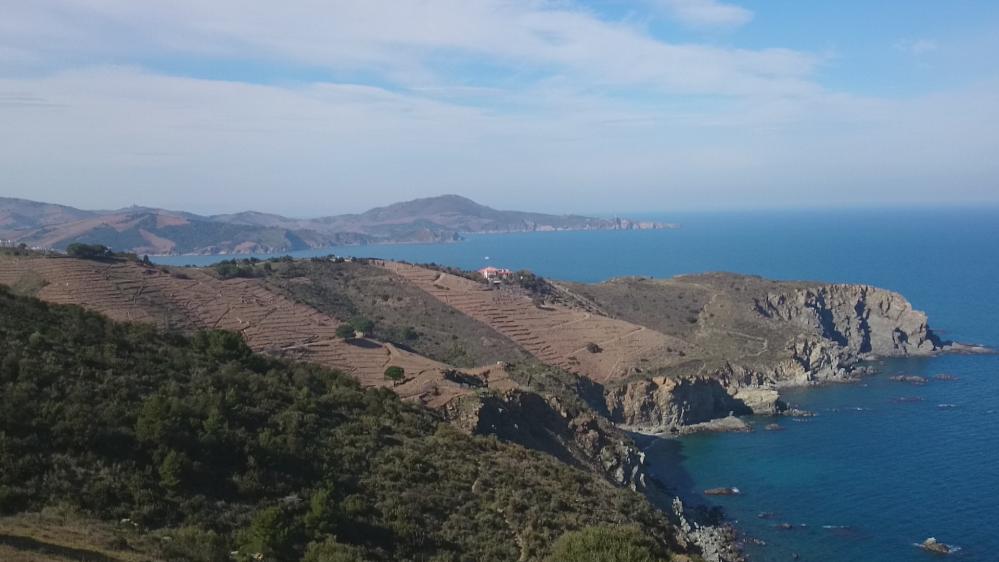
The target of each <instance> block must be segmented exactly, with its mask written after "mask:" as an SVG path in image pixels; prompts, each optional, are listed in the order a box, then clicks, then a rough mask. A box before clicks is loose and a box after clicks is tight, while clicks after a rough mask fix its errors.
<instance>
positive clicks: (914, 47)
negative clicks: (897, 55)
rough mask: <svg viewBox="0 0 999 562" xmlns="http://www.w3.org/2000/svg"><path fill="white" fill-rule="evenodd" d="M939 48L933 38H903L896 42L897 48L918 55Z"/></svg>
mask: <svg viewBox="0 0 999 562" xmlns="http://www.w3.org/2000/svg"><path fill="white" fill-rule="evenodd" d="M939 48H940V46H939V45H938V44H937V42H936V41H934V40H932V39H901V40H899V41H896V42H895V49H897V50H899V51H902V52H905V53H909V54H910V55H916V56H919V55H925V54H926V53H932V52H934V51H936V50H937V49H939Z"/></svg>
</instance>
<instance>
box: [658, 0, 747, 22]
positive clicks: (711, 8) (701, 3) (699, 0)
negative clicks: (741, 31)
mask: <svg viewBox="0 0 999 562" xmlns="http://www.w3.org/2000/svg"><path fill="white" fill-rule="evenodd" d="M656 2H657V3H658V4H659V5H660V6H661V7H662V8H663V9H665V10H666V11H667V12H668V13H669V14H670V15H671V16H672V17H673V18H674V19H676V20H677V21H679V22H680V23H683V24H684V25H688V26H691V27H698V28H703V27H722V28H733V27H739V26H742V25H745V24H747V23H749V22H750V21H751V20H752V19H753V12H751V11H749V10H747V9H746V8H743V7H742V6H737V5H735V4H726V3H724V2H719V1H718V0H656Z"/></svg>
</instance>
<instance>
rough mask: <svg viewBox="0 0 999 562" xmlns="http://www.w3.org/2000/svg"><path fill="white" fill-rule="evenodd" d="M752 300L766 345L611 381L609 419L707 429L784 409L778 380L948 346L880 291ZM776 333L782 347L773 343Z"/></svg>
mask: <svg viewBox="0 0 999 562" xmlns="http://www.w3.org/2000/svg"><path fill="white" fill-rule="evenodd" d="M752 302H753V310H754V313H755V314H756V315H757V318H759V322H760V330H761V332H763V333H764V334H767V333H768V332H767V330H769V339H768V346H773V347H771V353H769V354H768V355H765V356H762V357H742V358H733V359H732V360H730V361H725V362H724V363H723V364H721V365H720V366H716V367H706V366H704V364H700V365H696V366H694V367H692V368H691V371H692V372H691V373H685V372H683V370H681V369H676V370H674V371H679V372H676V374H672V375H670V376H656V377H649V378H645V379H641V378H639V379H632V380H628V381H624V382H622V383H620V384H618V385H614V386H610V387H608V389H607V391H606V395H605V399H606V403H607V411H608V414H609V417H610V419H611V420H613V421H615V422H616V423H619V424H622V425H623V426H625V427H628V428H629V429H634V430H637V431H642V432H649V433H665V432H670V433H683V432H687V430H688V429H689V428H694V429H699V428H703V429H705V430H710V429H712V428H714V427H715V426H712V425H711V424H709V423H707V422H710V421H711V420H718V419H721V418H726V417H728V416H731V415H745V414H764V415H776V414H781V413H783V412H784V411H785V410H786V409H787V405H786V404H784V402H783V401H782V400H781V399H780V394H779V389H781V388H783V387H789V386H802V385H809V384H817V383H823V382H839V381H848V380H852V379H855V378H856V377H857V376H858V375H859V374H860V373H863V370H862V369H861V368H860V367H859V363H860V362H861V361H863V360H866V359H871V358H874V357H881V356H908V355H928V354H932V353H935V352H938V351H941V350H943V349H945V348H944V343H943V342H941V341H940V339H939V338H938V337H937V336H936V335H935V334H934V333H933V332H932V331H931V330H930V329H929V327H928V323H927V318H926V315H925V314H924V313H922V312H919V311H916V310H913V308H912V305H911V304H909V302H908V301H906V300H905V299H904V298H903V297H902V296H901V295H899V294H898V293H894V292H892V291H887V290H884V289H878V288H875V287H870V286H867V285H819V286H814V287H798V288H794V289H792V290H787V291H780V292H776V291H772V292H768V293H767V294H766V295H765V296H763V297H759V298H755V299H753V301H752ZM782 338H783V341H784V342H785V343H784V344H783V346H777V345H775V344H779V342H780V341H781V339H782ZM719 427H722V426H719ZM733 429H735V428H734V427H733Z"/></svg>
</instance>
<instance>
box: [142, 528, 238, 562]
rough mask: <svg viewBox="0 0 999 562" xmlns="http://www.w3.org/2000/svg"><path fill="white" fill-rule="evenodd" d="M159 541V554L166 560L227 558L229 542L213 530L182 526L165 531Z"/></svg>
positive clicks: (190, 561) (197, 561)
mask: <svg viewBox="0 0 999 562" xmlns="http://www.w3.org/2000/svg"><path fill="white" fill-rule="evenodd" d="M165 537H169V540H167V539H165V538H164V539H163V540H160V541H159V545H160V556H162V557H163V558H164V559H165V560H166V561H167V562H174V561H176V562H218V561H219V560H227V559H229V552H230V549H229V544H228V542H227V541H226V539H225V537H223V536H222V535H220V534H218V533H216V532H215V531H206V530H204V529H199V528H197V527H182V528H180V529H176V530H174V531H171V532H167V533H165Z"/></svg>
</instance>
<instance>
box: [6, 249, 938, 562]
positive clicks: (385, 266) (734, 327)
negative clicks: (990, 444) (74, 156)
mask: <svg viewBox="0 0 999 562" xmlns="http://www.w3.org/2000/svg"><path fill="white" fill-rule="evenodd" d="M16 254H20V255H16ZM26 254H27V255H26ZM0 284H5V285H8V286H10V287H12V288H13V289H14V290H16V291H17V292H19V293H21V294H28V295H36V296H38V297H39V298H42V299H43V300H46V301H50V302H56V303H74V304H80V305H83V306H85V307H86V308H88V309H91V310H94V311H98V312H102V313H104V314H107V315H109V316H111V317H112V318H116V319H121V320H132V321H137V322H143V323H147V324H153V325H158V326H160V327H162V328H169V329H176V330H181V331H185V332H188V333H190V332H193V331H196V330H198V329H205V328H208V329H214V328H224V329H228V330H233V331H238V332H240V333H241V334H242V335H243V337H244V338H245V341H246V342H247V344H248V345H249V346H250V348H252V349H253V350H255V351H258V352H263V353H266V354H269V355H271V356H276V357H279V358H293V359H298V360H304V361H309V362H312V363H317V364H319V365H322V366H326V367H331V368H338V369H341V370H343V371H344V372H346V373H349V374H350V375H351V376H352V377H353V378H354V379H355V380H357V381H359V382H360V383H361V385H362V386H365V387H384V388H386V389H391V390H392V391H394V392H395V393H396V394H397V395H399V396H400V397H402V398H403V399H405V400H406V401H408V402H411V403H416V404H421V405H424V406H428V407H431V408H433V409H435V410H436V411H437V412H439V415H440V416H441V417H442V418H443V419H446V420H448V421H450V422H451V423H452V425H453V426H454V427H456V428H459V429H461V430H464V431H465V432H467V433H470V434H473V435H487V436H493V437H495V438H499V439H500V440H501V441H502V442H505V443H509V444H517V445H520V446H523V447H526V448H529V449H532V450H534V451H536V452H540V453H545V454H547V455H548V456H549V457H550V458H553V459H556V460H558V461H561V462H562V463H563V464H565V465H566V466H571V467H575V468H578V469H583V470H587V471H589V472H590V473H591V474H597V475H600V476H601V477H603V478H604V479H606V481H608V482H609V483H611V484H614V485H617V486H620V487H625V488H631V489H634V490H638V491H643V492H645V493H646V495H647V496H648V497H650V498H653V499H654V501H655V503H656V505H658V506H660V507H661V508H665V509H667V510H668V511H671V517H673V521H674V523H675V524H677V525H679V526H681V527H683V528H687V526H686V524H685V523H684V521H685V520H687V521H689V520H690V518H694V520H695V521H696V520H698V519H697V518H698V517H701V515H696V514H691V513H688V512H686V511H685V510H684V508H683V507H682V506H679V507H674V508H673V509H670V506H671V505H672V501H673V495H672V494H673V493H674V492H671V489H670V487H671V482H660V481H656V480H654V479H652V478H650V477H649V475H648V474H647V471H646V466H645V464H644V455H643V454H642V452H641V450H640V449H639V448H638V447H637V446H636V444H635V442H634V441H633V439H632V438H631V437H630V436H629V435H628V433H627V432H628V431H638V432H656V433H658V432H670V433H683V432H687V431H694V430H703V429H712V428H715V427H716V423H717V422H718V421H719V420H722V419H724V418H727V417H728V416H729V415H730V414H733V413H734V414H736V415H744V414H753V413H757V414H767V415H780V414H782V413H784V412H785V410H787V408H788V405H787V404H785V403H784V402H783V401H782V400H781V396H780V392H781V389H782V388H783V387H785V386H790V385H805V384H815V383H819V382H824V381H844V380H852V379H854V378H856V377H857V376H859V375H860V374H863V373H864V367H863V365H862V361H863V360H865V359H869V358H873V357H876V356H906V355H928V354H932V353H937V352H940V351H946V350H948V349H954V348H952V347H950V346H951V344H949V343H948V342H944V341H941V340H940V339H939V338H938V337H937V336H936V335H935V334H934V333H933V332H932V331H931V330H930V328H929V326H928V322H927V318H926V315H925V314H923V313H921V312H919V311H916V310H913V308H912V306H911V305H910V304H909V303H908V302H907V301H906V300H905V299H904V298H903V297H902V296H901V295H898V294H897V293H893V292H891V291H887V290H883V289H879V288H875V287H870V286H864V285H838V284H827V283H821V282H778V281H771V280H766V279H762V278H759V277H752V276H743V275H735V274H727V273H710V274H701V275H689V276H678V277H674V278H672V279H649V278H639V277H629V278H621V279H615V280H612V281H608V282H605V283H599V284H580V283H568V282H558V281H551V280H546V279H542V278H540V277H538V276H536V275H533V274H531V273H530V272H517V273H515V275H514V276H513V277H512V278H511V279H509V280H507V281H506V282H504V283H502V284H500V285H498V286H493V285H491V284H487V283H485V282H484V280H482V279H481V278H478V277H477V276H476V274H474V273H469V272H461V271H458V270H453V269H447V268H440V267H437V266H420V265H414V264H407V263H399V262H388V261H382V260H353V261H344V260H336V259H331V258H314V259H310V260H290V259H273V260H268V261H260V260H241V261H233V262H224V263H221V264H219V265H217V266H214V267H211V268H175V267H162V266H157V267H152V266H148V265H145V264H143V263H141V262H140V261H136V260H135V259H134V258H132V259H123V258H118V259H108V260H101V261H93V260H81V259H74V258H67V257H62V256H42V255H38V254H32V253H30V252H23V251H7V252H0ZM358 319H362V320H363V322H361V321H359V320H358ZM358 322H361V323H363V324H367V325H369V326H368V328H366V333H365V337H362V338H357V337H350V338H346V339H345V338H343V337H341V336H339V335H338V333H337V332H338V328H339V327H342V326H345V325H347V324H348V323H349V324H351V325H355V324H357V323H358ZM387 367H401V368H403V371H404V373H405V375H404V376H403V377H402V378H401V379H400V380H398V381H392V380H388V379H387V378H386V376H385V369H386V368H387ZM725 423H726V424H727V425H726V427H729V428H731V427H735V426H738V421H737V420H735V421H734V422H733V420H726V422H725ZM674 510H675V513H672V512H673V511H674ZM685 518H686V519H685ZM709 521H710V520H709ZM691 529H695V530H696V532H694V533H687V534H685V535H684V537H683V538H682V540H680V541H679V542H678V543H682V544H696V545H697V546H698V548H700V549H702V552H704V553H705V558H706V559H709V560H736V559H738V557H737V556H733V555H732V553H731V551H726V550H725V549H724V548H718V545H719V544H723V545H724V544H728V543H724V542H721V543H719V541H718V540H717V535H716V534H713V533H717V528H716V527H711V526H710V525H699V526H696V527H691ZM705 537H707V538H705ZM709 553H710V555H709Z"/></svg>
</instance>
